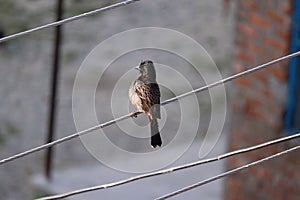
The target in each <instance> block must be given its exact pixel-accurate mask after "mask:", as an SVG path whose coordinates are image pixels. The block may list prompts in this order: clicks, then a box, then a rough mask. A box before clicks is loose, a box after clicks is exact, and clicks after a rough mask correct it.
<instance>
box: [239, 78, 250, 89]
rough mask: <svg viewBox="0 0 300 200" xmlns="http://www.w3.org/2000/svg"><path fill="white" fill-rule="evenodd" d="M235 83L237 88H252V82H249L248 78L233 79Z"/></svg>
mask: <svg viewBox="0 0 300 200" xmlns="http://www.w3.org/2000/svg"><path fill="white" fill-rule="evenodd" d="M235 83H236V84H237V85H239V86H244V87H246V88H252V87H253V83H252V81H250V80H249V78H248V77H241V78H238V79H235Z"/></svg>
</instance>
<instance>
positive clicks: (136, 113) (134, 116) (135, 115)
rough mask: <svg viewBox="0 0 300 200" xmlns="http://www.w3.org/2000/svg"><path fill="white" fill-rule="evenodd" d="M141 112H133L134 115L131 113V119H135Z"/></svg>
mask: <svg viewBox="0 0 300 200" xmlns="http://www.w3.org/2000/svg"><path fill="white" fill-rule="evenodd" d="M141 113H142V112H139V111H138V112H135V113H133V115H132V118H137V116H138V115H139V114H141Z"/></svg>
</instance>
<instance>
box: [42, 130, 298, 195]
mask: <svg viewBox="0 0 300 200" xmlns="http://www.w3.org/2000/svg"><path fill="white" fill-rule="evenodd" d="M298 137H300V133H298V134H296V135H292V136H287V137H283V138H279V139H276V140H272V141H268V142H265V143H262V144H259V145H255V146H251V147H248V148H244V149H240V150H236V151H232V152H229V153H226V154H222V155H219V156H217V157H213V158H208V159H204V160H200V161H196V162H192V163H189V164H185V165H180V166H177V167H172V168H168V169H164V170H160V171H156V172H150V173H146V174H142V175H138V176H134V177H131V178H128V179H124V180H121V181H117V182H113V183H108V184H104V185H98V186H93V187H89V188H83V189H79V190H74V191H71V192H68V193H64V194H60V195H54V196H49V197H43V198H40V199H38V200H53V199H61V198H65V197H69V196H73V195H76V194H82V193H86V192H91V191H95V190H101V189H106V188H111V187H116V186H119V185H123V184H126V183H130V182H133V181H137V180H141V179H145V178H149V177H153V176H158V175H163V174H168V173H172V172H175V171H179V170H183V169H187V168H191V167H195V166H199V165H202V164H207V163H210V162H215V161H219V160H222V159H225V158H228V157H231V156H234V155H238V154H242V153H246V152H249V151H254V150H257V149H261V148H264V147H267V146H270V145H274V144H278V143H281V142H286V141H288V140H292V139H295V138H298Z"/></svg>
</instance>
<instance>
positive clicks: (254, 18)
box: [249, 13, 270, 29]
mask: <svg viewBox="0 0 300 200" xmlns="http://www.w3.org/2000/svg"><path fill="white" fill-rule="evenodd" d="M249 20H250V21H251V22H252V23H253V24H256V25H257V26H259V27H261V28H264V29H266V28H270V22H269V21H268V20H267V19H266V18H264V17H261V16H259V15H258V14H256V13H252V14H251V15H250V16H249Z"/></svg>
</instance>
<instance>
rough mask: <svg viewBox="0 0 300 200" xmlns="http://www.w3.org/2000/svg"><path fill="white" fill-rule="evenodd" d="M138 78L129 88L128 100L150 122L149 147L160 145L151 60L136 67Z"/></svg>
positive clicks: (156, 101)
mask: <svg viewBox="0 0 300 200" xmlns="http://www.w3.org/2000/svg"><path fill="white" fill-rule="evenodd" d="M136 69H137V70H139V72H140V76H139V77H138V79H137V80H135V81H134V82H133V83H132V85H131V86H130V88H129V99H130V101H131V103H132V104H133V105H134V106H135V107H136V108H137V109H138V111H140V112H143V113H145V114H146V115H147V116H148V118H149V121H150V129H151V146H152V147H153V148H156V147H158V146H159V147H160V146H161V144H162V141H161V137H160V133H159V129H158V122H157V119H160V91H159V86H158V84H157V82H156V73H155V69H154V65H153V62H152V61H151V60H146V61H142V62H141V64H140V65H139V66H138V67H136Z"/></svg>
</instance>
